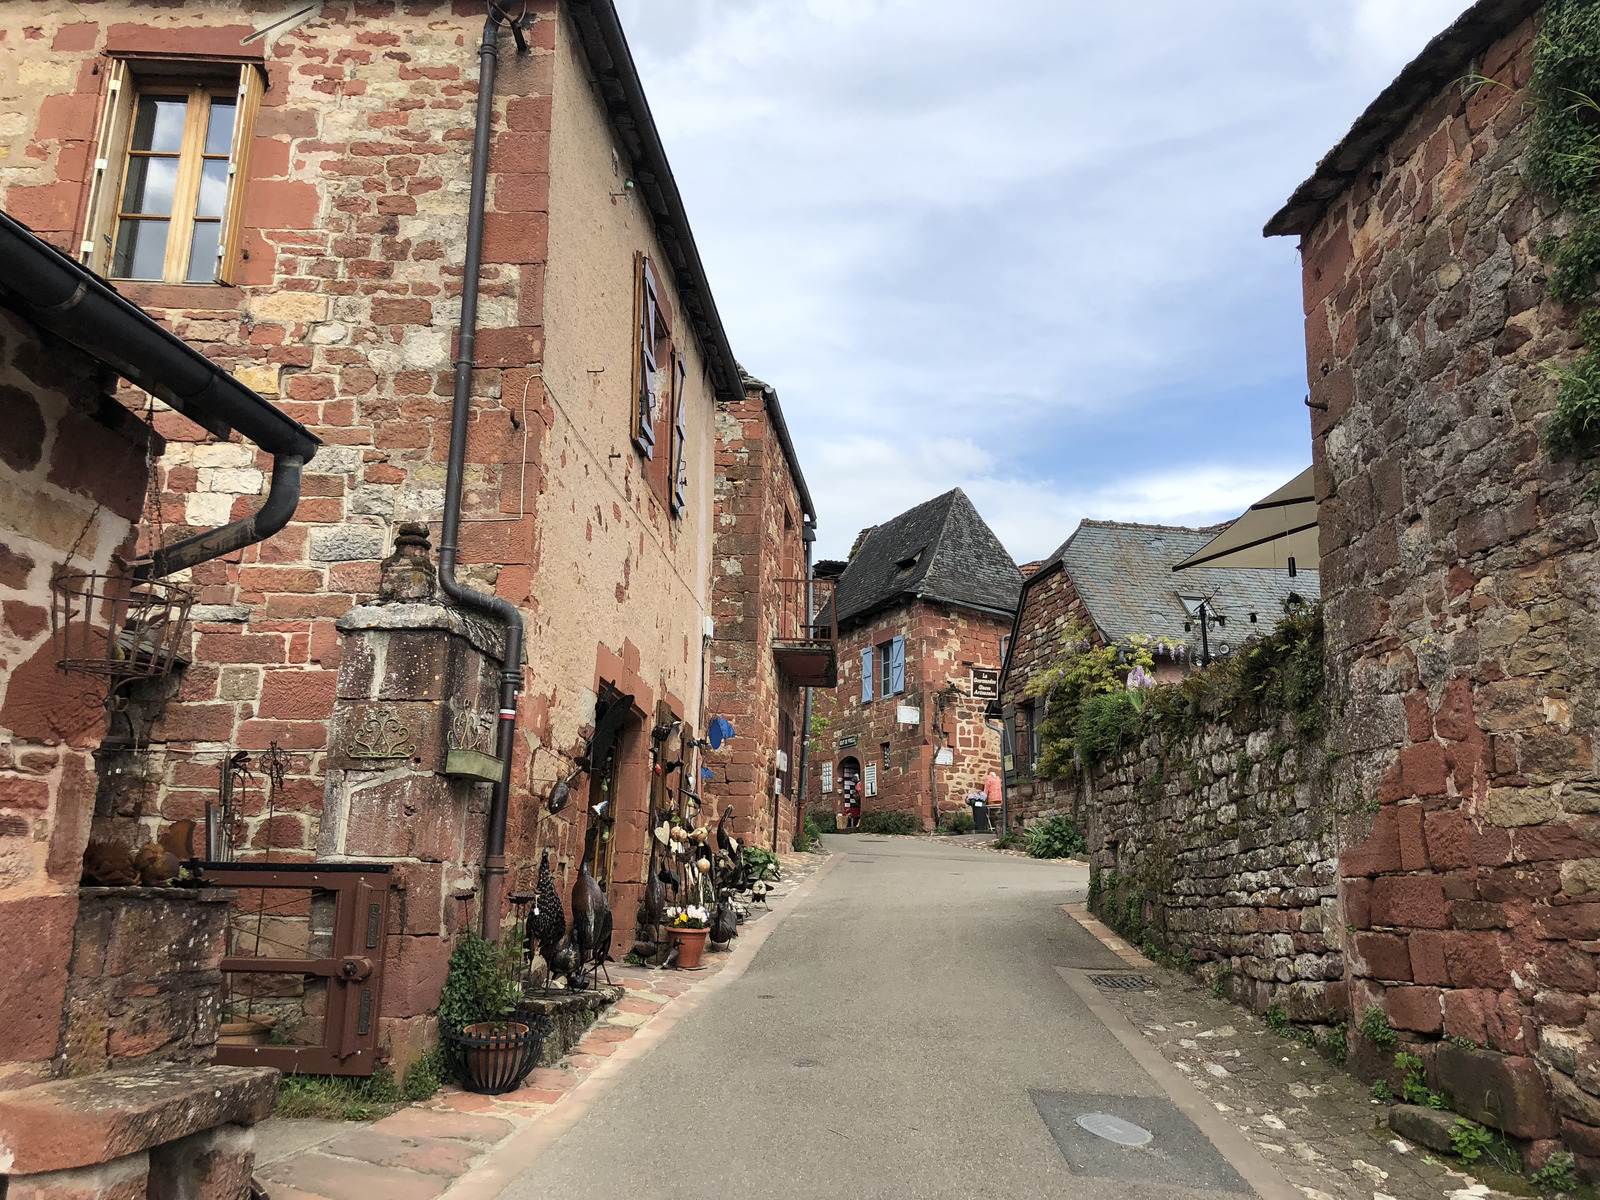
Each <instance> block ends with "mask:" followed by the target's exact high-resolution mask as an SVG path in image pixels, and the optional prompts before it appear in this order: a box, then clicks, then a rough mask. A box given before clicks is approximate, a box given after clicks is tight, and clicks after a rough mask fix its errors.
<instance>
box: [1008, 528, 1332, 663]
mask: <svg viewBox="0 0 1600 1200" xmlns="http://www.w3.org/2000/svg"><path fill="white" fill-rule="evenodd" d="M1224 528H1226V526H1225V525H1216V526H1212V527H1211V528H1208V529H1191V528H1187V527H1185V526H1179V525H1135V524H1127V523H1124V522H1121V521H1083V522H1081V523H1080V524H1079V525H1078V528H1077V529H1076V530H1075V531H1074V532H1073V535H1072V536H1071V537H1069V538H1068V539H1067V540H1066V541H1065V542H1063V543H1062V544H1061V546H1060V547H1059V548H1058V549H1057V550H1056V552H1055V553H1054V554H1052V555H1051V556H1050V557H1049V558H1047V559H1045V561H1044V565H1043V566H1041V567H1040V568H1039V570H1038V571H1036V572H1035V573H1034V575H1033V577H1032V578H1034V579H1038V578H1041V577H1043V576H1045V575H1047V574H1049V573H1050V571H1051V569H1052V568H1053V567H1054V566H1055V565H1056V564H1057V563H1060V564H1061V566H1062V567H1063V568H1064V569H1065V570H1066V572H1067V575H1068V576H1069V577H1070V578H1071V580H1072V583H1073V587H1074V588H1075V589H1076V590H1077V593H1078V596H1079V598H1080V599H1081V600H1082V601H1083V603H1084V605H1085V607H1087V608H1088V610H1089V615H1090V616H1091V617H1092V618H1094V623H1095V626H1096V627H1097V628H1098V629H1099V630H1100V632H1101V634H1102V635H1104V636H1105V637H1106V638H1107V639H1108V640H1110V641H1118V640H1120V639H1122V638H1125V637H1128V636H1130V635H1132V634H1145V635H1148V636H1151V637H1160V638H1164V639H1166V640H1167V641H1172V642H1184V643H1186V644H1188V645H1189V646H1191V647H1192V648H1193V649H1194V650H1195V652H1197V653H1198V651H1199V649H1200V629H1199V626H1198V625H1196V626H1195V628H1194V629H1192V630H1190V631H1189V632H1187V633H1185V632H1184V628H1183V623H1184V621H1185V620H1186V619H1187V618H1188V615H1189V614H1188V610H1187V609H1186V608H1185V607H1184V604H1183V600H1182V597H1185V596H1189V597H1196V598H1198V597H1207V598H1209V599H1211V600H1212V602H1213V605H1214V611H1216V612H1218V613H1220V614H1221V615H1222V616H1224V617H1226V618H1227V623H1226V624H1225V625H1224V626H1223V627H1222V628H1221V629H1219V630H1213V631H1212V632H1211V633H1210V635H1209V636H1210V638H1211V647H1212V651H1213V653H1215V652H1216V650H1217V646H1218V643H1223V642H1226V643H1229V644H1230V645H1234V646H1237V645H1239V644H1240V643H1241V642H1243V641H1245V640H1246V638H1248V637H1249V636H1251V635H1252V634H1256V633H1265V632H1266V631H1267V630H1269V629H1271V628H1272V627H1273V625H1275V624H1277V621H1278V618H1279V617H1280V616H1281V615H1282V613H1283V605H1284V601H1286V600H1287V599H1288V598H1289V596H1290V594H1291V593H1293V594H1296V595H1299V596H1301V597H1303V598H1304V599H1306V600H1316V599H1317V598H1319V597H1320V596H1321V594H1322V584H1321V579H1320V576H1319V575H1318V573H1317V572H1316V571H1301V572H1300V573H1299V574H1298V575H1296V576H1295V577H1294V578H1293V579H1291V578H1290V577H1289V572H1288V571H1287V570H1282V571H1274V570H1261V569H1256V568H1250V567H1191V568H1190V569H1189V570H1187V571H1174V570H1173V569H1172V565H1173V564H1174V563H1178V562H1182V561H1183V560H1184V559H1185V558H1187V557H1188V556H1189V555H1191V554H1193V553H1194V552H1195V551H1196V550H1198V549H1200V547H1201V546H1204V545H1205V544H1206V543H1207V542H1209V541H1210V540H1211V539H1212V538H1214V537H1216V536H1217V534H1218V533H1220V532H1221V531H1222V530H1223V529H1224ZM1252 612H1254V613H1256V614H1257V618H1258V619H1257V623H1256V624H1254V625H1252V624H1250V614H1251V613H1252ZM1235 622H1237V624H1235Z"/></svg>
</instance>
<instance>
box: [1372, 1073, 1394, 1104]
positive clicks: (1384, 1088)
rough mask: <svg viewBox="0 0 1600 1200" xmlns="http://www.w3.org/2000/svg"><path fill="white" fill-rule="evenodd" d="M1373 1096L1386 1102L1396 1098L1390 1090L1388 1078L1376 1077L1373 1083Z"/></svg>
mask: <svg viewBox="0 0 1600 1200" xmlns="http://www.w3.org/2000/svg"><path fill="white" fill-rule="evenodd" d="M1372 1098H1373V1099H1374V1100H1382V1101H1383V1102H1384V1103H1385V1104H1387V1103H1389V1101H1391V1100H1393V1099H1394V1093H1393V1092H1391V1091H1390V1090H1389V1081H1388V1080H1387V1079H1376V1080H1373V1083H1372Z"/></svg>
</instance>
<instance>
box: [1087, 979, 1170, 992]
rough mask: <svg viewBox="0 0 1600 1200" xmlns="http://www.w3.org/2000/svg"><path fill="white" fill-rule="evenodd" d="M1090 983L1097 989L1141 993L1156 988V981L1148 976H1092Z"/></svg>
mask: <svg viewBox="0 0 1600 1200" xmlns="http://www.w3.org/2000/svg"><path fill="white" fill-rule="evenodd" d="M1089 982H1090V983H1092V984H1094V985H1095V987H1101V988H1120V989H1123V990H1126V991H1141V992H1142V991H1148V990H1149V989H1151V988H1153V987H1155V986H1156V981H1155V980H1154V979H1151V978H1150V976H1148V975H1091V976H1089Z"/></svg>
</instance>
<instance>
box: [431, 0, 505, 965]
mask: <svg viewBox="0 0 1600 1200" xmlns="http://www.w3.org/2000/svg"><path fill="white" fill-rule="evenodd" d="M502 22H504V23H506V24H507V25H510V27H511V31H512V34H513V36H514V37H515V38H516V39H517V49H518V50H519V51H522V52H525V51H526V50H527V42H526V40H525V39H524V37H523V34H522V29H521V27H520V26H519V25H517V24H516V22H514V21H512V20H510V19H509V18H508V17H507V15H506V14H505V13H504V12H503V11H502V10H501V8H500V7H499V5H497V4H496V3H494V0H490V4H489V15H488V17H487V18H486V19H485V20H484V23H483V41H482V42H481V43H480V44H479V46H478V114H477V123H476V125H475V126H474V129H473V135H472V191H471V196H470V199H469V200H468V204H467V246H466V254H465V257H464V259H463V262H462V271H461V324H460V327H459V328H458V330H457V345H456V360H455V384H456V386H455V397H454V400H453V402H452V405H451V409H450V455H449V460H448V466H447V468H446V471H445V484H444V519H443V521H442V523H441V527H440V533H439V586H440V587H442V588H443V589H444V594H445V595H446V596H448V597H449V598H450V599H451V601H453V602H454V603H456V604H459V605H461V606H462V607H463V608H471V609H476V610H477V611H478V612H481V613H485V614H487V615H488V616H490V617H493V618H494V619H496V620H498V621H499V622H500V623H501V624H502V625H503V626H504V627H505V640H506V644H505V658H504V659H503V660H502V661H501V670H500V720H499V723H498V732H497V734H496V742H495V749H496V752H497V753H498V756H499V759H500V781H499V782H498V783H496V784H495V785H494V798H493V800H492V801H491V802H490V805H489V831H488V838H487V840H486V844H485V847H484V888H483V936H484V937H486V938H488V939H489V940H491V941H494V940H497V939H498V938H499V936H500V905H501V897H502V894H503V893H504V890H505V876H506V824H507V821H508V820H509V817H510V813H511V764H512V759H513V757H514V754H515V750H516V733H517V694H518V693H519V692H520V691H521V690H522V642H523V623H522V612H521V610H520V609H518V608H517V606H516V605H514V604H512V603H511V602H510V601H508V600H503V599H501V598H500V597H499V596H491V595H489V594H488V593H487V592H480V591H477V590H475V589H473V588H469V587H467V586H466V585H465V584H462V583H460V582H459V581H458V580H457V579H456V558H457V555H458V553H459V550H460V547H459V540H460V534H461V489H462V481H463V477H464V475H465V473H466V457H467V417H468V416H469V415H470V413H471V411H472V372H473V354H474V350H475V347H476V343H477V336H478V284H479V279H480V276H481V274H482V269H483V213H484V209H485V207H486V206H487V197H488V192H489V132H490V127H491V124H492V119H493V116H494V81H495V74H496V72H497V69H498V67H499V65H500V48H499V41H500V25H501V23H502Z"/></svg>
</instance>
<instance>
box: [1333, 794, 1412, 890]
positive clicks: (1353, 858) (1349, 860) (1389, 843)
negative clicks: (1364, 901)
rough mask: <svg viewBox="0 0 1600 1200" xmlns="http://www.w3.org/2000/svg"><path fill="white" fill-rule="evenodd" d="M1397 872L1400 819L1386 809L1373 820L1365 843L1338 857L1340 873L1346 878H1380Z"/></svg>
mask: <svg viewBox="0 0 1600 1200" xmlns="http://www.w3.org/2000/svg"><path fill="white" fill-rule="evenodd" d="M1400 869H1401V868H1400V828H1399V820H1398V818H1397V817H1396V815H1395V811H1394V809H1393V807H1389V806H1386V807H1384V808H1381V809H1379V810H1378V812H1377V813H1376V815H1375V816H1374V817H1373V822H1372V833H1371V834H1370V835H1369V836H1368V837H1367V840H1366V841H1364V842H1362V843H1361V845H1359V846H1357V847H1356V848H1355V849H1354V850H1346V851H1345V852H1344V853H1343V854H1341V855H1340V856H1339V872H1340V874H1342V875H1345V876H1353V875H1379V874H1382V873H1384V872H1386V871H1398V870H1400Z"/></svg>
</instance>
